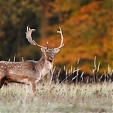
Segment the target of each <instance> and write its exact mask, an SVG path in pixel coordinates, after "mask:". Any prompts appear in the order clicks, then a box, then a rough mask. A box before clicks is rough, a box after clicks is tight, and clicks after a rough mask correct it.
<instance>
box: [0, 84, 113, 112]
mask: <svg viewBox="0 0 113 113" xmlns="http://www.w3.org/2000/svg"><path fill="white" fill-rule="evenodd" d="M112 86H113V83H103V84H92V85H90V84H85V85H81V84H78V85H74V84H71V85H69V84H51V85H49V84H48V83H45V84H38V85H37V95H36V97H34V95H33V93H32V90H31V88H30V86H28V87H29V88H27V90H28V91H26V88H25V87H26V85H18V84H10V85H9V86H8V87H6V86H4V87H3V88H2V89H0V113H41V112H48V113H49V112H51V113H53V112H56V113H57V112H61V113H79V112H82V113H87V112H98V113H102V112H107V113H112V112H113V101H112V100H113V87H112Z"/></svg>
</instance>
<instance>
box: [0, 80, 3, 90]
mask: <svg viewBox="0 0 113 113" xmlns="http://www.w3.org/2000/svg"><path fill="white" fill-rule="evenodd" d="M2 86H3V78H0V89H1V88H2Z"/></svg>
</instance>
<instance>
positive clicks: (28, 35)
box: [26, 26, 64, 49]
mask: <svg viewBox="0 0 113 113" xmlns="http://www.w3.org/2000/svg"><path fill="white" fill-rule="evenodd" d="M59 29H60V30H59V31H57V33H60V34H61V43H60V46H59V47H57V48H54V49H60V48H61V47H63V46H64V44H63V34H62V30H61V28H60V27H59ZM34 31H36V30H35V29H30V28H29V27H28V26H27V31H26V38H27V40H28V41H29V42H30V43H31V44H32V45H35V46H38V47H40V48H45V49H46V48H48V47H44V46H41V45H39V44H37V43H36V42H35V41H34V40H33V39H32V36H31V34H32V32H34ZM47 45H48V42H47Z"/></svg>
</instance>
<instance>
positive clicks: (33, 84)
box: [31, 82, 36, 96]
mask: <svg viewBox="0 0 113 113" xmlns="http://www.w3.org/2000/svg"><path fill="white" fill-rule="evenodd" d="M31 86H32V91H33V93H34V95H35V96H36V83H35V82H32V83H31Z"/></svg>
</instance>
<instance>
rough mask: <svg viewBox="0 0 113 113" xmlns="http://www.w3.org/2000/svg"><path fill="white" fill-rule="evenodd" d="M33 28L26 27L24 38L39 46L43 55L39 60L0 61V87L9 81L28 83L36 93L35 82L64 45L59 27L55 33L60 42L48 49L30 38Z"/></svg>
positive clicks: (47, 70) (48, 68)
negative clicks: (58, 34)
mask: <svg viewBox="0 0 113 113" xmlns="http://www.w3.org/2000/svg"><path fill="white" fill-rule="evenodd" d="M33 31H35V29H30V28H29V27H27V32H26V38H27V40H28V41H29V42H30V43H31V44H32V45H34V46H38V47H40V48H41V51H42V52H43V56H42V57H41V58H40V60H39V61H32V60H27V61H22V62H9V61H0V88H1V87H2V86H3V84H7V83H9V82H14V83H22V84H30V85H31V86H32V91H33V93H34V95H36V84H37V82H39V80H41V78H42V77H44V76H45V75H46V74H47V73H48V72H49V71H50V70H51V69H52V66H53V60H54V54H56V53H58V52H59V51H60V49H61V48H62V47H63V46H64V44H63V35H62V30H61V28H60V30H59V31H57V33H60V35H61V43H60V46H59V47H57V48H52V49H49V48H48V47H44V46H41V45H39V44H37V43H36V42H35V41H34V40H32V36H31V34H32V32H33Z"/></svg>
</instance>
